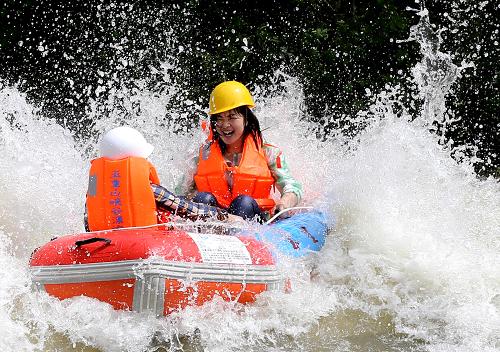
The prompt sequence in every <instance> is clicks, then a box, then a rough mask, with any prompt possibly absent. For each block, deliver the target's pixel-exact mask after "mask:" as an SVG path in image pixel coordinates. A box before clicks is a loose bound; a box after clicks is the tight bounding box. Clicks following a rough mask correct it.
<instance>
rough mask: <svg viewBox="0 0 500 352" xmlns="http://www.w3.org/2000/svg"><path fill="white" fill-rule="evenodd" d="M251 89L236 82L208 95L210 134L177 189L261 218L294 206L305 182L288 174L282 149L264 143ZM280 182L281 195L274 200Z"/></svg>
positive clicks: (225, 83)
mask: <svg viewBox="0 0 500 352" xmlns="http://www.w3.org/2000/svg"><path fill="white" fill-rule="evenodd" d="M254 106H255V103H254V101H253V98H252V96H251V94H250V92H249V91H248V89H247V88H246V87H245V86H244V85H243V84H241V83H239V82H236V81H227V82H223V83H221V84H219V85H218V86H217V87H215V88H214V90H213V91H212V94H211V95H210V101H209V107H210V110H209V114H210V137H209V138H208V140H207V141H206V143H205V144H204V145H203V146H202V147H201V148H200V152H199V155H198V157H197V158H195V159H194V160H195V164H196V166H195V167H193V170H194V172H193V173H194V176H192V177H189V178H188V182H187V185H186V184H185V185H184V186H185V187H184V189H181V188H179V191H189V189H194V190H196V191H197V192H198V193H197V194H196V196H195V197H194V198H193V200H194V201H195V202H199V203H205V204H210V205H214V206H215V205H217V206H220V207H222V208H226V209H228V211H229V213H231V214H235V215H239V216H242V217H243V218H247V219H248V218H254V217H255V216H256V215H257V216H259V217H260V218H261V219H262V218H263V217H264V216H265V214H264V213H267V214H269V213H271V212H273V211H275V210H282V209H285V208H289V207H293V206H295V205H296V204H297V203H298V202H299V200H300V198H301V196H302V186H301V185H300V183H298V182H297V181H296V180H295V179H294V178H293V177H292V176H291V174H290V172H289V169H288V165H287V163H286V161H285V159H284V157H283V154H282V153H281V151H280V149H279V148H277V147H276V146H273V145H271V144H268V143H265V142H264V141H263V138H262V132H261V129H260V125H259V120H258V119H257V117H256V116H255V114H254V113H253V112H252V110H251V108H253V107H254ZM273 186H276V187H277V188H278V190H279V191H280V193H281V195H282V196H281V199H280V200H278V201H277V202H275V201H274V200H273V198H272V197H271V190H272V188H273Z"/></svg>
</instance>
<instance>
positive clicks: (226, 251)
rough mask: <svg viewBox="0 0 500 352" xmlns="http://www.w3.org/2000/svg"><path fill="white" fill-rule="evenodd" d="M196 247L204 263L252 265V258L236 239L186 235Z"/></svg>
mask: <svg viewBox="0 0 500 352" xmlns="http://www.w3.org/2000/svg"><path fill="white" fill-rule="evenodd" d="M188 234H189V236H191V238H192V239H193V241H194V242H195V243H196V245H197V246H198V250H199V251H200V254H201V258H202V259H203V262H204V263H231V264H252V258H251V257H250V253H249V252H248V250H247V248H246V247H245V245H244V244H243V243H242V242H241V241H240V239H239V238H238V237H233V236H222V235H213V234H204V233H191V232H190V233H188Z"/></svg>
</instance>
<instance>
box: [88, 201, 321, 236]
mask: <svg viewBox="0 0 500 352" xmlns="http://www.w3.org/2000/svg"><path fill="white" fill-rule="evenodd" d="M311 209H313V207H291V208H286V209H283V210H281V211H279V212H278V213H276V214H274V216H273V217H272V218H270V219H269V220H267V221H266V222H265V223H264V224H265V225H269V224H271V223H272V222H273V221H274V220H276V219H277V218H278V217H280V216H281V215H282V214H284V213H287V212H289V211H292V210H311ZM225 224H226V223H224V222H220V221H218V222H215V221H201V222H189V223H187V222H173V221H172V222H167V223H164V224H153V225H147V226H132V227H118V228H116V229H111V230H102V231H91V232H81V233H82V234H83V233H97V232H99V233H107V232H115V231H125V230H126V231H129V230H143V229H150V228H155V227H156V228H157V227H172V228H175V227H188V226H206V227H210V226H214V227H221V226H222V227H225V228H227V229H237V230H241V229H244V228H245V227H246V226H234V225H235V224H234V223H233V224H230V225H231V226H225Z"/></svg>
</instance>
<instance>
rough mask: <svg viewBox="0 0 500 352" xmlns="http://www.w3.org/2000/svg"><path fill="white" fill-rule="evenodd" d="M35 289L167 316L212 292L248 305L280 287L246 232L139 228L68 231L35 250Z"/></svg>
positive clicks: (267, 255) (268, 258)
mask: <svg viewBox="0 0 500 352" xmlns="http://www.w3.org/2000/svg"><path fill="white" fill-rule="evenodd" d="M30 266H31V274H32V280H33V282H34V284H35V286H36V287H37V288H38V289H39V290H45V291H46V292H47V293H48V294H50V295H52V296H55V297H58V298H59V299H66V298H70V297H75V296H80V295H84V296H88V297H93V298H96V299H98V300H100V301H103V302H107V303H109V304H111V305H112V306H113V307H114V308H115V309H126V310H134V311H137V312H144V311H149V312H153V313H155V314H158V315H166V314H169V313H171V312H173V311H175V310H178V309H182V308H184V307H186V306H188V305H201V304H203V303H204V302H207V301H208V300H211V299H212V298H213V297H214V296H220V297H222V298H223V299H224V300H226V301H237V302H240V303H248V302H253V301H255V299H256V296H257V295H258V294H259V293H261V292H263V291H266V290H276V289H282V287H283V285H282V283H283V280H282V278H281V276H280V275H279V273H278V272H277V270H276V267H275V262H274V259H273V257H272V255H271V252H270V251H269V250H268V249H267V248H266V247H265V246H264V244H262V243H261V242H259V241H257V240H255V239H254V238H251V237H244V236H226V235H216V234H204V233H196V232H194V231H193V232H189V231H184V230H179V229H177V230H175V229H174V230H172V229H158V228H143V229H137V228H134V229H120V230H111V231H101V232H94V233H85V234H78V235H68V236H63V237H60V238H57V239H54V240H52V241H51V242H49V243H47V244H45V245H44V246H42V247H40V248H38V249H37V250H35V252H34V253H33V255H32V258H31V261H30Z"/></svg>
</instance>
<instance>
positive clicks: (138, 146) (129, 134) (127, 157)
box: [85, 126, 236, 231]
mask: <svg viewBox="0 0 500 352" xmlns="http://www.w3.org/2000/svg"><path fill="white" fill-rule="evenodd" d="M153 149H154V147H153V146H152V145H151V144H149V143H148V142H147V141H146V140H145V139H144V137H143V136H142V134H141V133H140V132H138V131H137V130H135V129H133V128H131V127H127V126H122V127H117V128H113V129H112V130H110V131H109V132H107V133H106V134H105V135H104V137H103V138H102V140H101V142H100V144H99V150H100V157H99V158H97V159H94V160H92V165H91V168H90V172H89V187H88V190H87V199H86V214H85V215H86V216H85V228H86V230H87V231H100V230H109V229H114V228H121V227H135V226H148V225H154V224H157V223H159V222H165V221H168V220H167V219H168V218H169V215H171V214H173V215H178V216H182V217H186V218H189V219H192V220H196V219H206V218H210V217H214V218H217V219H218V220H222V221H225V220H228V219H229V220H236V218H235V217H234V216H232V215H229V214H228V213H227V211H225V210H223V209H220V208H217V207H214V206H209V205H206V204H198V203H194V202H191V201H187V200H185V199H183V198H181V197H177V196H176V195H174V194H173V193H171V192H169V191H168V190H167V189H166V188H164V187H162V186H160V180H159V178H158V174H157V172H156V169H155V168H154V166H153V165H152V164H151V163H150V162H149V161H148V160H147V157H149V155H150V154H151V153H152V151H153ZM166 213H167V214H166Z"/></svg>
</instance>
